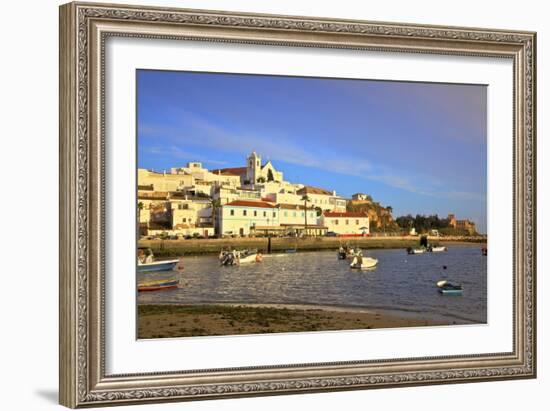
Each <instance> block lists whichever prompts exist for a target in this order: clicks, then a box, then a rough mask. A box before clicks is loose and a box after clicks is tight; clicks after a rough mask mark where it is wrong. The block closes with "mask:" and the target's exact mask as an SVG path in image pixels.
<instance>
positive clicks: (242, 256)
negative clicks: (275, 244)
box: [237, 251, 258, 264]
mask: <svg viewBox="0 0 550 411" xmlns="http://www.w3.org/2000/svg"><path fill="white" fill-rule="evenodd" d="M257 257H258V253H257V252H253V251H246V252H243V253H239V254H238V255H237V261H238V263H239V264H250V263H256V262H258V261H257Z"/></svg>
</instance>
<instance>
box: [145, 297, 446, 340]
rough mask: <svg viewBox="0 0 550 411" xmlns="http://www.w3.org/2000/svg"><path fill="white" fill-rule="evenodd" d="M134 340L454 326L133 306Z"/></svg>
mask: <svg viewBox="0 0 550 411" xmlns="http://www.w3.org/2000/svg"><path fill="white" fill-rule="evenodd" d="M138 310H139V315H138V338H142V339H147V338H170V337H191V336H207V335H237V334H265V333H281V332H303V331H333V330H357V329H375V328H396V327H416V326H433V325H449V324H457V323H456V322H445V321H443V320H434V319H431V318H428V317H425V318H423V317H421V316H418V315H409V314H407V315H399V314H394V313H384V312H377V311H372V310H367V309H362V308H348V307H336V306H314V305H287V304H209V305H168V304H166V305H164V304H155V305H153V304H140V305H139V306H138Z"/></svg>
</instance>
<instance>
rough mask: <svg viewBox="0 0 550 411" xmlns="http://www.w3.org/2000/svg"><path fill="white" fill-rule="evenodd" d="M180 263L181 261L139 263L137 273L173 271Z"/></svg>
mask: <svg viewBox="0 0 550 411" xmlns="http://www.w3.org/2000/svg"><path fill="white" fill-rule="evenodd" d="M178 262H179V260H166V261H154V262H149V263H140V262H138V265H137V272H138V273H145V272H152V271H172V270H173V269H174V268H175V267H176V264H177V263H178Z"/></svg>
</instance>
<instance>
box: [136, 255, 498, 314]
mask: <svg viewBox="0 0 550 411" xmlns="http://www.w3.org/2000/svg"><path fill="white" fill-rule="evenodd" d="M366 255H368V256H371V257H375V258H377V259H378V266H377V267H376V268H375V269H374V270H369V271H355V270H351V269H350V268H349V262H346V261H341V260H338V259H337V257H336V251H318V252H305V253H296V254H284V255H282V256H281V255H279V256H277V255H271V256H265V258H264V261H263V262H262V263H261V264H250V265H243V266H240V267H237V266H234V267H225V266H224V267H221V266H220V265H219V262H218V259H217V256H201V257H187V258H185V260H184V261H185V271H184V272H183V273H182V274H181V277H180V278H181V280H182V285H183V286H182V287H181V288H178V289H174V290H165V291H159V292H148V293H139V297H138V301H139V302H142V303H145V302H147V303H149V302H155V303H186V304H189V303H264V304H267V303H287V304H321V305H335V306H353V307H362V308H373V309H381V310H399V311H402V312H411V313H422V314H423V315H427V316H429V317H432V318H441V317H444V318H447V319H454V320H466V321H472V322H481V323H483V322H486V318H487V257H483V256H482V255H481V251H480V246H479V245H455V246H450V247H449V251H448V252H444V253H424V254H420V255H407V253H406V252H405V250H372V251H368V252H367V253H366ZM443 265H446V266H447V270H445V273H443V269H442V266H443ZM139 275H140V277H139V280H142V279H145V278H147V279H160V278H166V277H173V276H175V275H177V274H174V273H169V272H168V273H166V272H165V273H152V274H139ZM443 278H445V279H448V280H450V281H452V282H456V283H462V284H463V287H464V293H463V295H462V296H442V295H440V294H439V293H438V292H437V288H436V286H435V283H436V282H437V281H438V280H440V279H443Z"/></svg>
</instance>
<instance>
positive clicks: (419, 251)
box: [407, 247, 426, 254]
mask: <svg viewBox="0 0 550 411" xmlns="http://www.w3.org/2000/svg"><path fill="white" fill-rule="evenodd" d="M425 252H426V249H425V248H412V247H409V248H407V254H424V253H425Z"/></svg>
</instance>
